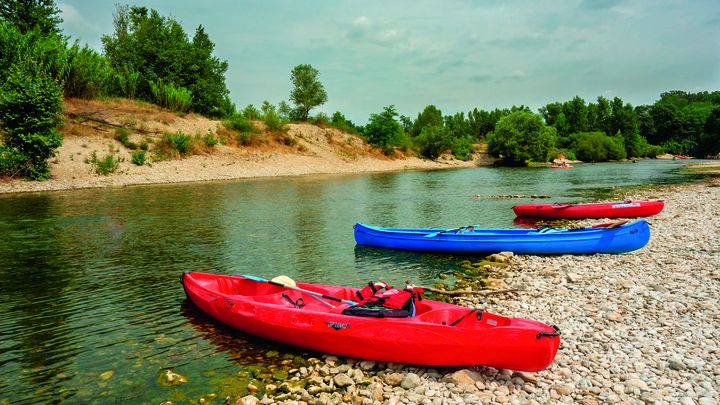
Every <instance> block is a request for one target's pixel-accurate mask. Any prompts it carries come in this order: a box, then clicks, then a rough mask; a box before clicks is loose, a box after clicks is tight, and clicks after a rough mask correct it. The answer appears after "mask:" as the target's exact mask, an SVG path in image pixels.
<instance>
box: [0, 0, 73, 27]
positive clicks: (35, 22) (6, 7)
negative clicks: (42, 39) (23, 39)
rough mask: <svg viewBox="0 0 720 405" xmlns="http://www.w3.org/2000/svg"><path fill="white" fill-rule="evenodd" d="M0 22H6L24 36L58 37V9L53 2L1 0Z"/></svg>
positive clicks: (44, 0)
mask: <svg viewBox="0 0 720 405" xmlns="http://www.w3.org/2000/svg"><path fill="white" fill-rule="evenodd" d="M0 21H6V22H8V23H10V24H11V25H13V26H15V27H16V28H17V29H18V31H20V32H21V33H23V34H25V33H28V32H30V31H35V32H36V33H37V34H40V35H59V33H60V29H59V28H58V26H59V25H60V23H61V22H62V18H60V9H58V8H57V7H56V6H55V2H54V1H53V0H3V1H2V2H0Z"/></svg>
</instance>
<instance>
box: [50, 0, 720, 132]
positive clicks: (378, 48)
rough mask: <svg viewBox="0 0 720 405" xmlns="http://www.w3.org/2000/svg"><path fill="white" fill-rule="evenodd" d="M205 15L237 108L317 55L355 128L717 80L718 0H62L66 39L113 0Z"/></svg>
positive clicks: (105, 28) (334, 97)
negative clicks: (432, 111)
mask: <svg viewBox="0 0 720 405" xmlns="http://www.w3.org/2000/svg"><path fill="white" fill-rule="evenodd" d="M117 3H120V4H131V5H142V6H145V7H148V8H152V9H155V10H157V11H158V12H159V13H160V14H161V15H163V16H170V17H173V18H174V19H175V20H177V21H178V22H179V23H180V24H181V25H182V26H183V27H184V29H185V31H186V32H187V33H188V35H190V36H192V34H193V33H194V32H195V29H196V28H197V27H198V26H199V25H202V26H203V27H204V28H205V30H206V32H207V33H208V35H209V36H210V39H211V40H212V41H213V42H214V43H215V52H214V55H215V56H216V57H218V58H219V59H221V60H226V61H227V62H228V64H229V68H228V70H227V73H226V75H225V77H226V84H227V87H228V89H229V90H230V98H231V99H232V100H233V102H234V103H235V104H236V105H237V107H238V108H242V107H244V106H246V105H248V104H254V105H255V106H259V105H260V104H262V102H263V101H264V100H267V101H269V102H271V103H273V104H277V103H278V102H280V101H283V100H284V101H288V100H289V98H290V91H291V89H292V84H291V82H290V72H291V70H292V69H293V67H295V66H297V65H299V64H310V65H312V66H313V67H314V68H315V69H317V70H318V71H319V72H320V76H319V79H320V81H321V82H322V83H323V85H324V87H325V90H326V92H327V94H328V101H327V102H326V103H325V104H324V105H323V106H321V107H317V108H315V109H314V110H312V111H311V114H315V113H317V112H319V111H323V112H325V113H327V114H329V115H331V114H332V113H334V112H335V111H340V112H342V113H343V114H344V115H345V116H346V117H347V118H349V119H351V120H352V121H353V122H355V123H356V124H364V123H366V122H367V120H368V119H369V117H370V114H374V113H379V112H382V110H383V108H384V107H386V106H389V105H394V106H395V108H396V110H397V111H398V112H399V113H400V114H402V115H406V116H409V117H411V118H413V119H414V118H415V117H417V115H418V113H419V112H421V111H422V110H423V109H424V108H425V107H426V106H427V105H431V104H432V105H435V106H436V107H438V108H439V109H440V110H442V112H443V114H445V115H449V114H454V113H457V112H468V111H470V110H472V109H473V108H478V109H484V110H492V109H495V108H509V107H511V106H512V105H526V106H529V107H530V108H531V109H532V110H533V111H537V109H538V108H540V107H542V106H544V105H546V104H548V103H551V102H556V101H560V102H563V101H567V100H570V99H572V98H573V97H575V96H580V97H582V98H583V99H585V100H586V101H587V102H590V101H595V100H596V99H597V97H598V96H600V95H602V96H604V97H606V98H613V97H615V96H617V97H620V98H621V99H623V100H624V101H625V102H629V103H631V104H632V105H634V106H636V105H642V104H652V103H654V102H655V100H657V99H658V98H659V97H660V94H661V93H663V92H666V91H670V90H683V91H688V92H698V91H716V90H720V1H718V0H686V1H681V0H657V1H656V0H643V1H639V0H557V1H555V0H527V1H515V0H445V1H440V0H437V1H428V0H415V1H399V0H395V1H391V0H384V1H376V0H363V1H360V0H354V1H351V0H335V1H330V0H264V1H260V0H256V1H246V0H204V1H197V0H192V1H186V0H151V1H132V0H127V1H126V2H123V1H118V0H60V1H56V4H57V6H58V8H59V9H60V10H61V17H62V18H63V20H64V21H63V23H62V24H61V28H62V30H63V32H64V34H65V35H69V36H70V37H71V39H73V40H78V41H79V43H80V44H87V45H88V46H90V47H92V48H94V49H96V50H98V51H102V43H101V41H100V38H101V37H102V36H103V35H112V33H113V29H114V28H113V13H114V11H115V4H117Z"/></svg>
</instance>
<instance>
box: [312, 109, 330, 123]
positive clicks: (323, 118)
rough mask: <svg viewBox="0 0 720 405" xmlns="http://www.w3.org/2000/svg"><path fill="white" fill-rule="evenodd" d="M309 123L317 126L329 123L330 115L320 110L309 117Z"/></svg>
mask: <svg viewBox="0 0 720 405" xmlns="http://www.w3.org/2000/svg"><path fill="white" fill-rule="evenodd" d="M310 123H311V124H315V125H318V126H327V125H328V124H329V123H330V117H328V115H327V114H325V113H324V112H322V111H320V112H319V113H317V114H315V116H314V117H311V118H310Z"/></svg>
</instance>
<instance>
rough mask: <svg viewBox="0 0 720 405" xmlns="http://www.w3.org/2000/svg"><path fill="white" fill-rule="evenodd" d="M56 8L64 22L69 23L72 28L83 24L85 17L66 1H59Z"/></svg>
mask: <svg viewBox="0 0 720 405" xmlns="http://www.w3.org/2000/svg"><path fill="white" fill-rule="evenodd" d="M58 8H59V9H60V13H61V16H62V19H63V22H64V23H65V24H68V25H71V26H73V27H74V28H78V27H82V26H83V25H85V19H84V18H83V16H82V15H80V12H79V11H77V9H76V8H75V7H73V6H71V5H70V4H67V3H59V4H58Z"/></svg>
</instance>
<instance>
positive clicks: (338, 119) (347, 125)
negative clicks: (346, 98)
mask: <svg viewBox="0 0 720 405" xmlns="http://www.w3.org/2000/svg"><path fill="white" fill-rule="evenodd" d="M330 125H332V126H333V127H335V128H337V129H339V130H341V131H345V132H347V133H349V134H357V133H359V131H358V128H357V127H356V126H355V124H353V123H352V121H350V120H349V119H347V118H345V116H344V115H343V114H342V113H341V112H340V111H335V113H334V114H333V115H332V117H331V118H330Z"/></svg>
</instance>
